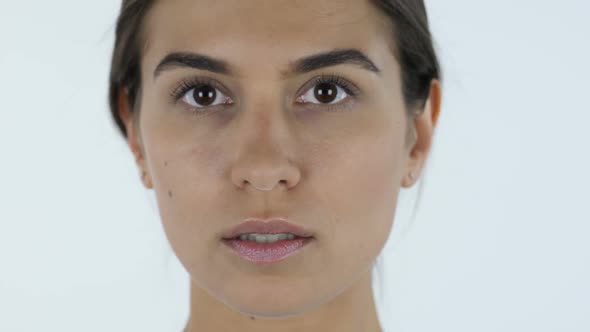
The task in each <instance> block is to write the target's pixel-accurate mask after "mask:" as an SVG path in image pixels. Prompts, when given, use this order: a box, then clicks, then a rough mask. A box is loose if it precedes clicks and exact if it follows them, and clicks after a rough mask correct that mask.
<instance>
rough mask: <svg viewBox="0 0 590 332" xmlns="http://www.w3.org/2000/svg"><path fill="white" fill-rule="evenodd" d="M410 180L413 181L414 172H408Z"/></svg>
mask: <svg viewBox="0 0 590 332" xmlns="http://www.w3.org/2000/svg"><path fill="white" fill-rule="evenodd" d="M409 176H410V180H412V181H414V172H410V175H409Z"/></svg>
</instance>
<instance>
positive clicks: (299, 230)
mask: <svg viewBox="0 0 590 332" xmlns="http://www.w3.org/2000/svg"><path fill="white" fill-rule="evenodd" d="M246 233H258V234H278V233H290V234H293V235H295V236H298V237H305V238H307V237H313V233H312V232H311V231H310V230H308V229H305V228H303V227H302V226H299V225H297V224H295V223H292V222H290V221H289V220H288V219H287V218H277V217H273V218H269V219H266V220H264V219H260V218H247V219H245V220H244V221H243V222H242V223H241V224H239V225H237V226H235V227H233V228H231V229H229V230H227V231H225V232H223V234H222V239H224V240H229V239H235V238H237V237H239V236H240V235H242V234H246Z"/></svg>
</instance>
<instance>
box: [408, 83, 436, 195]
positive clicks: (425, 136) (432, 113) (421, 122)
mask: <svg viewBox="0 0 590 332" xmlns="http://www.w3.org/2000/svg"><path fill="white" fill-rule="evenodd" d="M441 95H442V91H441V86H440V82H439V81H438V80H436V79H433V80H432V81H431V83H430V92H429V94H428V99H427V100H426V103H425V105H424V111H423V112H422V113H421V114H420V115H419V116H417V117H416V118H415V120H414V127H412V126H410V128H412V129H414V130H415V131H416V135H415V136H416V139H415V143H414V145H413V146H412V147H410V151H409V158H408V163H407V165H406V167H407V169H406V172H405V173H404V178H403V180H402V187H404V188H409V187H411V186H413V185H414V183H416V181H417V179H418V178H419V177H420V173H421V171H422V169H423V167H424V164H425V162H426V158H427V157H428V154H429V152H430V148H431V147H432V135H433V133H434V129H435V128H436V124H437V122H438V117H439V114H440V105H441V99H442V96H441ZM410 173H412V175H413V176H409V174H410Z"/></svg>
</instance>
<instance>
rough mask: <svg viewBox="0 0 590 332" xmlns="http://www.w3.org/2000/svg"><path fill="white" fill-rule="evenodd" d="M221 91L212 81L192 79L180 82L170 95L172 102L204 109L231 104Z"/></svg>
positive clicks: (229, 99)
mask: <svg viewBox="0 0 590 332" xmlns="http://www.w3.org/2000/svg"><path fill="white" fill-rule="evenodd" d="M221 90H222V88H221V87H219V86H218V85H217V84H216V83H215V81H213V80H210V79H199V78H194V79H189V80H186V81H182V82H181V83H180V85H179V86H178V87H177V88H176V89H174V91H172V93H171V95H172V97H174V100H182V102H184V103H185V104H187V105H189V106H191V108H193V109H204V108H209V107H214V106H218V105H223V104H231V103H232V100H231V98H230V97H228V96H227V95H225V94H224V93H223V92H222V91H221ZM199 112H201V111H199Z"/></svg>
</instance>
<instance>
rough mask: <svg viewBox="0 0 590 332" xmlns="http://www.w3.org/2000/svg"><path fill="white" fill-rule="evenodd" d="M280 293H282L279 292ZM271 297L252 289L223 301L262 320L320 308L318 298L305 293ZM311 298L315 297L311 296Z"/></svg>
mask: <svg viewBox="0 0 590 332" xmlns="http://www.w3.org/2000/svg"><path fill="white" fill-rule="evenodd" d="M278 293H280V292H278ZM278 293H277V294H275V295H274V296H273V295H269V293H268V292H256V289H251V290H249V291H247V292H241V293H240V294H239V295H238V294H234V295H233V296H232V295H228V294H227V295H226V297H225V300H224V301H223V302H224V303H225V304H226V305H227V306H229V307H230V308H232V309H234V310H236V311H239V312H241V313H243V314H244V315H248V316H253V317H256V318H261V319H279V318H288V317H291V316H296V315H299V314H301V313H303V312H305V311H308V310H310V309H313V308H314V307H316V306H318V305H319V303H317V299H316V298H306V297H305V296H306V295H305V294H304V292H299V294H297V292H294V291H293V290H292V289H291V290H289V291H288V292H283V294H282V295H280V294H278ZM310 296H311V297H315V296H314V295H312V294H310Z"/></svg>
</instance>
